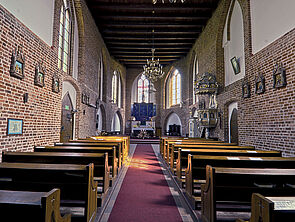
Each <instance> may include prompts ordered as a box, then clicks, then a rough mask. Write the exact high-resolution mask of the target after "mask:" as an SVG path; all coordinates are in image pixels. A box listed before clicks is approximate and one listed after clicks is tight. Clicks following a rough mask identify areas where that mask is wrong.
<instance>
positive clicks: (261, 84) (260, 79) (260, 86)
mask: <svg viewBox="0 0 295 222" xmlns="http://www.w3.org/2000/svg"><path fill="white" fill-rule="evenodd" d="M264 91H265V78H264V76H263V75H262V74H260V73H259V74H258V76H257V77H256V78H255V93H256V94H262V93H264Z"/></svg>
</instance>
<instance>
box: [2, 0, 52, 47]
mask: <svg viewBox="0 0 295 222" xmlns="http://www.w3.org/2000/svg"><path fill="white" fill-rule="evenodd" d="M0 4H1V5H2V6H3V7H4V8H6V9H7V10H8V11H9V12H10V13H12V14H13V15H14V16H15V17H16V18H17V19H19V20H20V21H21V22H22V23H23V24H24V25H25V26H27V27H28V28H29V29H30V30H31V31H32V32H33V33H35V34H36V35H37V36H39V37H40V38H41V39H42V40H43V41H44V42H46V43H47V44H48V45H49V46H51V45H52V36H53V16H54V0H0Z"/></svg>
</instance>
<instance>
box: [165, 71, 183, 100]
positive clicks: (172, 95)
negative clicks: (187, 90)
mask: <svg viewBox="0 0 295 222" xmlns="http://www.w3.org/2000/svg"><path fill="white" fill-rule="evenodd" d="M168 84H169V85H168V86H169V91H168V92H169V106H173V105H176V104H180V99H181V75H180V73H179V71H178V70H177V69H175V70H174V71H173V73H172V74H171V76H170V78H169V83H168Z"/></svg>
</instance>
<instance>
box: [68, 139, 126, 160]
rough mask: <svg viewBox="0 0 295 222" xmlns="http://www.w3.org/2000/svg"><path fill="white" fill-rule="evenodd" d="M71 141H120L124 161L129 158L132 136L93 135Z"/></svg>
mask: <svg viewBox="0 0 295 222" xmlns="http://www.w3.org/2000/svg"><path fill="white" fill-rule="evenodd" d="M69 142H80V143H85V142H88V143H95V142H97V143H101V142H105V143H111V142H113V143H120V144H121V147H122V151H121V153H122V159H123V163H125V161H126V160H127V157H128V154H129V146H130V138H129V137H127V136H126V137H122V136H93V137H88V138H85V139H80V138H79V139H76V140H70V141H69Z"/></svg>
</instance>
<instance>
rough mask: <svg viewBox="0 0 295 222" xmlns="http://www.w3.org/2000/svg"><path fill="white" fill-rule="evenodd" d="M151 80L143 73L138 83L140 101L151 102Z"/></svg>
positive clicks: (138, 98) (138, 99)
mask: <svg viewBox="0 0 295 222" xmlns="http://www.w3.org/2000/svg"><path fill="white" fill-rule="evenodd" d="M149 84H150V83H149V80H148V79H146V77H145V75H141V77H140V79H139V80H138V84H137V101H138V103H142V102H145V103H148V102H149Z"/></svg>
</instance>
